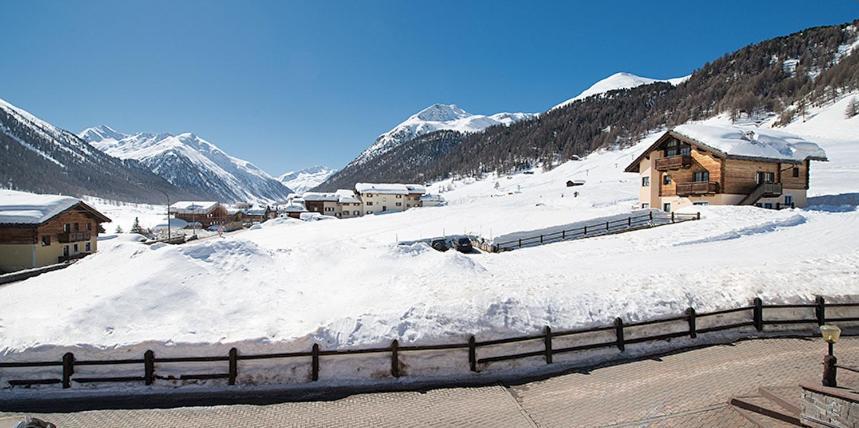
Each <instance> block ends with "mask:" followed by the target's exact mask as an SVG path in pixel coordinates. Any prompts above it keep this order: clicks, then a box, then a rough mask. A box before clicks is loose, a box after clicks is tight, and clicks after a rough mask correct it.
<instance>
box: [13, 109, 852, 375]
mask: <svg viewBox="0 0 859 428" xmlns="http://www.w3.org/2000/svg"><path fill="white" fill-rule="evenodd" d="M842 104H843V102H839V103H834V104H831V105H827V106H823V107H821V108H818V109H816V110H815V111H813V112H812V113H811V114H810V115H809V117H808V118H807V120H806V121H805V122H802V121H798V122H796V123H793V124H791V125H789V126H788V127H787V129H786V130H787V131H788V132H795V133H799V134H801V135H803V136H806V137H808V138H814V139H815V141H817V142H819V144H820V145H821V146H822V147H823V148H824V149H825V150H826V152H827V155H828V156H829V159H831V162H828V163H815V164H814V165H813V167H812V179H811V186H812V191H811V194H812V195H815V196H823V195H828V197H830V199H831V201H829V202H831V203H828V204H827V206H826V207H821V208H812V209H807V210H799V209H797V210H783V211H773V210H763V209H757V208H753V207H715V206H714V207H700V208H701V209H702V211H701V213H702V220H701V221H698V222H688V223H682V224H677V225H672V226H667V227H662V228H655V229H649V230H642V231H637V232H634V233H626V234H620V235H612V236H604V237H599V238H592V239H586V240H579V241H570V242H561V243H557V244H551V245H546V246H542V247H535V248H528V249H523V250H517V251H514V252H509V253H500V254H473V255H463V254H459V253H456V252H453V251H449V252H446V253H439V252H436V251H433V250H432V249H430V248H428V247H427V246H425V245H422V244H418V245H414V246H410V247H402V246H397V245H396V242H397V241H399V240H412V239H419V238H425V237H429V236H437V235H441V234H455V233H463V232H466V233H474V234H479V235H482V236H485V237H492V236H496V235H499V234H503V233H509V232H514V231H518V230H528V229H536V228H540V227H546V226H552V225H556V224H562V223H570V222H573V221H578V220H586V219H588V218H593V217H598V216H604V215H613V214H619V213H623V212H628V211H630V210H631V209H632V207H633V206H634V205H636V204H637V195H638V181H639V180H638V177H637V176H636V175H634V174H627V173H624V172H623V169H624V167H625V166H626V165H627V164H628V163H629V162H630V161H631V160H633V159H634V158H635V157H636V156H637V155H638V154H639V153H640V152H641V151H642V150H643V149H644V148H645V147H647V146H648V145H649V144H651V143H652V142H653V141H654V139H655V138H657V137H658V135H659V134H658V133H654V134H652V135H650V136H648V137H647V138H646V139H644V140H643V141H641V142H640V143H639V144H637V145H636V146H633V147H630V148H627V149H624V150H619V151H601V152H597V153H594V154H592V155H591V156H588V157H587V158H585V159H583V160H581V161H570V162H567V163H564V164H562V165H560V166H558V167H556V168H554V169H552V170H550V171H542V170H539V169H538V170H535V171H533V174H525V173H520V174H513V175H509V176H508V175H500V176H498V175H490V176H486V177H482V178H479V179H473V178H470V179H456V180H445V181H443V182H439V183H434V184H433V185H432V186H430V189H429V190H430V191H432V192H437V191H438V190H444V193H443V194H444V197H445V198H446V199H447V200H448V201H449V205H448V206H445V207H433V208H418V209H413V210H410V211H407V212H404V213H398V214H389V215H379V216H366V217H362V218H356V219H349V220H331V221H319V222H300V221H295V220H286V219H281V220H276V221H272V222H267V223H265V224H264V225H263V227H261V228H259V229H255V230H248V231H245V232H242V233H238V234H234V235H229V236H226V237H224V238H223V239H209V240H203V241H199V242H196V243H190V244H187V245H183V246H149V247H147V246H144V245H142V244H140V243H138V242H135V240H134V237H133V236H128V235H120V236H119V237H116V238H114V239H108V240H104V241H101V242H100V243H99V250H100V251H99V253H98V254H96V255H94V256H91V257H88V258H85V259H83V260H82V261H80V262H79V263H76V264H75V265H73V266H71V267H69V268H67V269H65V270H62V271H58V272H52V273H47V274H44V275H41V276H39V277H36V278H32V279H29V280H26V281H23V282H19V283H15V284H10V285H7V286H2V287H0V356H2V357H3V358H5V359H7V360H16V359H28V360H32V359H58V358H59V356H60V355H61V354H63V353H64V352H66V351H73V352H74V353H75V355H76V356H77V357H78V358H87V357H95V356H99V357H104V356H105V355H116V356H117V357H118V356H120V355H129V354H133V355H138V354H142V352H143V350H145V349H153V350H154V351H155V352H156V354H158V355H164V354H166V355H189V354H191V353H193V354H197V355H203V354H215V353H218V354H221V353H225V352H226V349H229V347H232V346H237V347H238V348H239V349H241V350H242V351H243V352H255V351H265V352H275V351H289V350H302V351H306V350H307V349H309V348H310V345H311V344H312V343H319V344H320V345H321V346H322V348H323V349H334V348H353V347H366V346H376V345H386V344H388V343H390V341H391V340H392V339H395V338H396V339H399V340H400V343H401V344H418V343H419V344H431V343H441V342H449V341H453V340H456V341H462V340H463V338H464V337H466V336H467V335H470V334H474V335H476V336H478V337H480V338H481V339H490V338H497V337H507V336H511V335H521V334H526V333H534V332H536V331H539V330H540V329H542V328H543V326H545V325H551V326H553V327H554V328H558V329H566V328H575V327H580V326H589V325H594V324H603V323H608V322H611V320H613V319H614V317H617V316H621V317H623V318H624V319H626V320H630V321H633V320H641V319H647V318H652V317H657V316H662V315H668V314H677V313H679V312H680V311H681V310H683V309H685V308H686V307H689V306H693V307H696V308H697V309H698V310H699V311H708V310H716V309H720V308H728V307H736V306H740V305H744V304H747V303H748V302H749V301H750V300H751V299H752V298H754V297H758V296H759V297H762V298H763V299H764V300H766V301H768V302H795V301H806V300H808V299H812V298H813V296H814V295H816V294H823V295H826V296H833V297H837V296H844V295H859V246H857V245H856V242H859V212H857V210H856V205H857V204H859V202H856V203H852V205H851V202H850V198H849V197H844V196H839V195H843V194H851V193H852V194H855V193H859V150H857V149H859V118H853V119H850V120H846V119H844V115H843V112H844V108H843V105H842ZM720 120H725V119H724V118H715V119H713V120H712V121H710V122H713V123H715V122H718V121H720ZM764 126H767V125H766V124H765V125H764ZM568 179H581V180H585V181H586V184H585V185H584V186H580V187H574V188H567V187H566V186H565V182H566V180H568ZM573 192H579V195H578V197H574V195H573ZM696 208H699V207H696ZM108 215H110V214H108ZM272 364H275V366H272V367H269V368H268V372H267V374H266V375H260V378H258V379H256V380H257V381H259V382H265V381H266V380H267V379H269V377H271V376H275V377H276V375H277V373H278V370H281V369H279V368H278V366H276V364H277V363H272ZM284 370H285V369H284ZM341 370H347V369H344V368H341ZM345 374H346V375H350V374H351V375H353V376H354V377H360V376H362V374H361V373H345ZM2 376H7V374H6V373H2V372H0V377H2ZM266 376H269V377H266Z"/></svg>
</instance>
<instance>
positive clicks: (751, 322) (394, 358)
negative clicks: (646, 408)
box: [0, 297, 859, 388]
mask: <svg viewBox="0 0 859 428" xmlns="http://www.w3.org/2000/svg"><path fill="white" fill-rule="evenodd" d="M849 307H859V302H852V303H851V302H847V303H845V302H842V303H826V302H825V300H824V298H823V297H817V298H816V300H815V302H814V303H808V304H770V305H764V304H763V302H762V301H761V299H760V298H755V299H754V301H753V304H752V305H751V306H743V307H739V308H732V309H723V310H719V311H713V312H705V313H697V312H696V311H695V309H694V308H688V309H686V310H685V311H684V312H683V313H682V314H680V315H677V316H673V317H667V318H659V319H653V320H647V321H637V322H631V323H625V322H624V321H623V319H621V318H616V319H615V320H614V323H613V324H612V325H607V326H598V327H592V328H582V329H574V330H558V331H554V330H552V328H551V327H550V326H546V327H545V328H544V329H543V331H542V332H540V333H538V334H531V335H525V336H518V337H509V338H503V339H492V340H484V341H478V340H477V338H476V337H475V336H473V335H472V336H470V337H469V338H468V340H467V342H466V343H450V344H438V345H406V346H400V344H399V341H398V340H394V341H392V342H391V345H390V346H388V347H383V348H364V349H343V350H321V349H320V347H319V345H318V344H314V345H313V346H312V348H311V350H310V351H300V352H280V353H264V354H247V355H243V354H240V353H239V351H238V349H237V348H231V349H230V350H229V352H228V353H227V355H212V356H188V357H161V358H159V357H156V356H155V352H153V351H151V350H148V351H146V352H144V354H143V358H131V359H114V360H77V359H76V358H75V356H74V354H73V353H71V352H68V353H66V354H64V355H63V356H62V360H60V361H7V362H3V361H0V369H3V370H15V369H20V368H32V367H43V368H50V367H62V376H61V377H60V378H52V379H12V380H8V381H7V383H8V384H9V386H10V387H16V386H26V387H29V386H33V385H52V384H61V385H62V387H63V388H71V386H72V385H73V382H74V383H109V382H123V383H128V382H142V383H144V384H145V385H152V384H153V383H155V381H156V380H169V381H176V380H179V381H182V380H209V379H226V380H227V383H228V384H229V385H235V384H236V380H237V378H238V374H239V364H238V363H239V362H240V361H250V360H266V359H285V358H286V359H292V358H309V361H308V363H309V364H310V381H311V382H315V381H317V380H319V373H320V370H321V368H320V365H321V364H320V363H321V357H327V356H344V355H345V356H348V355H356V354H389V355H390V361H391V368H390V374H391V376H392V377H394V378H399V377H400V376H401V374H402V373H401V367H402V366H401V362H400V358H399V355H400V353H408V352H417V351H447V350H467V363H468V367H469V370H470V371H472V372H478V371H479V368H480V366H481V365H487V364H491V363H493V362H499V361H508V360H516V359H522V358H530V357H539V356H542V357H544V359H545V361H546V364H552V363H553V356H554V355H557V354H565V353H571V352H582V351H588V350H594V349H602V348H617V349H618V351H620V352H624V351H625V349H626V346H627V345H630V344H636V343H644V342H651V341H660V340H671V339H675V338H682V337H688V338H690V339H696V338H697V337H698V336H699V335H701V334H707V333H713V332H718V331H726V330H733V329H740V328H747V327H754V329H755V332H763V331H764V329H765V327H766V326H768V325H794V324H817V325H823V324H824V323H827V322H859V317H827V316H826V309H827V308H849ZM768 309H769V310H774V309H813V311H810V313H809V315H812V316H811V317H808V318H797V319H765V318H764V314H765V311H766V310H768ZM740 312H750V314H749V315H750V318H749V319H747V320H745V321H742V320H741V321H737V320H731V322H729V323H726V324H721V325H712V326H710V327H707V328H702V329H699V328H698V327H697V325H698V320H700V319H701V318H708V317H714V316H719V315H727V314H734V313H740ZM811 312H813V313H811ZM680 321H685V322H686V324H687V326H688V328H686V329H684V330H682V331H674V332H669V333H662V334H653V335H644V336H637V337H632V338H630V337H628V336H627V333H628V332H629V329H633V328H637V327H642V326H651V325H659V324H666V323H677V322H680ZM607 331H614V338H613V339H612V340H603V341H600V342H596V343H585V344H580V345H573V346H567V347H561V348H556V347H554V343H553V339H554V338H558V337H570V336H576V335H583V334H587V333H597V332H607ZM526 341H541V342H542V344H543V349H539V350H534V351H527V352H518V353H513V354H502V355H491V356H486V357H483V358H478V351H479V350H480V348H485V347H492V346H498V345H506V344H512V343H519V342H526ZM465 355H466V353H463V357H465ZM206 362H226V363H227V364H226V367H222V369H223V370H225V371H215V372H213V373H204V374H184V375H179V376H159V375H157V374H156V368H157V366H158V365H163V364H173V363H206ZM463 362H466V359H465V358H463ZM113 365H140V366H141V369H142V375H140V376H103V377H75V376H74V374H75V368H76V367H78V366H113ZM7 377H8V376H7Z"/></svg>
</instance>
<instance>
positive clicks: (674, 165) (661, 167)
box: [656, 155, 692, 171]
mask: <svg viewBox="0 0 859 428" xmlns="http://www.w3.org/2000/svg"><path fill="white" fill-rule="evenodd" d="M690 166H692V156H689V155H680V156H671V157H667V158H659V159H656V170H657V171H671V170H676V169H682V168H689V167H690Z"/></svg>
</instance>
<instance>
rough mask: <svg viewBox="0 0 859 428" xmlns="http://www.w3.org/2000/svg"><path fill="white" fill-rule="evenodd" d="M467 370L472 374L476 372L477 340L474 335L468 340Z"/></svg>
mask: <svg viewBox="0 0 859 428" xmlns="http://www.w3.org/2000/svg"><path fill="white" fill-rule="evenodd" d="M468 368H469V369H470V370H471V371H473V372H476V371H477V339H475V338H474V335H471V337H469V338H468Z"/></svg>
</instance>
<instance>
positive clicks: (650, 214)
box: [647, 211, 653, 225]
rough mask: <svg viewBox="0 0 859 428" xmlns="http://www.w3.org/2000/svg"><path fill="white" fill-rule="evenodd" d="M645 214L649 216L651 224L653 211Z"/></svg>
mask: <svg viewBox="0 0 859 428" xmlns="http://www.w3.org/2000/svg"><path fill="white" fill-rule="evenodd" d="M647 215H648V216H649V217H650V223H651V225H652V224H653V211H651V212H649V213H647Z"/></svg>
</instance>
